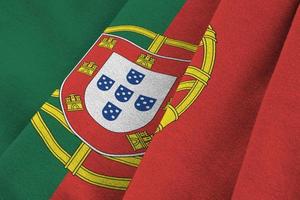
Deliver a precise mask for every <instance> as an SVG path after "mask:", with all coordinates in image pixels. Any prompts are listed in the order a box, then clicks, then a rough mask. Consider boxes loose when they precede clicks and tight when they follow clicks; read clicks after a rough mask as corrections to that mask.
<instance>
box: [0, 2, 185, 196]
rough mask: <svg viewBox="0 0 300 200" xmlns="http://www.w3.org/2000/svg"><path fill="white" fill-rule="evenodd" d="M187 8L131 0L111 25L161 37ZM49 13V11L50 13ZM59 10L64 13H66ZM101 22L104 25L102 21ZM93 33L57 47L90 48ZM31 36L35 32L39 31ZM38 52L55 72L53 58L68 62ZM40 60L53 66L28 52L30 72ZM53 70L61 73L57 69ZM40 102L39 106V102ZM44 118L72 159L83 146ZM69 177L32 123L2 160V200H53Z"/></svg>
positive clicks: (132, 36) (100, 9)
mask: <svg viewBox="0 0 300 200" xmlns="http://www.w3.org/2000/svg"><path fill="white" fill-rule="evenodd" d="M103 3H104V2H103ZM183 3H184V0H175V1H174V0H165V1H158V0H155V1H140V0H129V1H128V2H127V3H126V5H125V6H124V7H123V8H122V9H121V11H120V13H119V14H118V15H117V17H116V18H115V19H114V21H113V22H112V23H111V26H115V25H124V24H125V25H127V24H129V25H136V26H141V27H144V28H147V29H150V30H151V31H154V32H157V33H163V32H164V31H165V30H166V29H167V27H168V26H169V24H170V23H171V21H172V20H173V18H174V17H175V15H176V13H177V12H178V11H179V10H180V8H181V7H182V5H183ZM31 9H32V10H31V11H32V12H33V11H35V8H31ZM45 9H46V8H45ZM47 9H48V10H49V9H50V8H47ZM57 9H58V10H61V9H60V8H57ZM69 9H71V8H69ZM106 9H111V8H109V7H105V5H103V6H98V7H97V8H96V9H95V10H94V11H91V8H88V6H87V5H86V4H85V2H84V3H82V9H81V12H79V13H77V14H78V16H80V17H83V16H85V15H89V14H91V13H93V12H102V13H103V12H104V11H105V10H106ZM50 10H52V11H53V10H56V9H55V8H53V9H50ZM52 11H51V12H52ZM37 12H41V11H37ZM52 17H53V18H59V16H56V15H53V16H52ZM61 17H62V18H64V17H65V15H63V14H62V15H61ZM99 20H100V22H101V20H102V19H101V18H99ZM69 21H71V19H69V18H66V19H65V18H64V19H62V21H60V23H59V24H58V26H60V28H66V29H69V28H70V24H68V22H69ZM70 23H71V22H70ZM51 26H52V27H53V29H54V28H55V26H56V25H55V24H51ZM63 26H65V27H63ZM88 28H91V27H89V26H88V25H86V26H85V25H82V26H79V27H77V29H74V30H72V32H70V34H72V33H74V34H75V35H77V34H78V35H81V37H80V38H81V39H80V38H77V40H78V43H77V42H74V38H76V37H75V36H74V38H72V36H68V35H64V37H62V38H60V39H59V40H58V41H57V44H59V45H61V46H60V47H62V48H72V47H74V46H75V47H76V46H78V45H81V44H82V43H84V42H83V41H85V42H86V43H88V44H90V42H89V41H86V39H85V38H86V37H87V36H86V35H85V34H84V31H86V29H88ZM30 31H31V32H33V30H30ZM40 34H42V33H40ZM45 34H46V33H45ZM47 34H50V35H46V36H45V35H41V36H39V38H40V39H41V40H42V39H43V38H44V37H48V38H49V42H51V40H50V39H51V38H53V37H60V35H55V34H54V35H53V34H51V32H50V33H47ZM118 34H119V35H121V36H123V37H125V38H127V39H129V40H131V41H133V42H135V43H138V45H141V46H142V47H144V48H147V46H148V45H149V44H150V42H151V41H150V40H149V39H148V38H147V39H146V38H143V37H140V36H138V35H135V34H130V33H127V32H124V33H118ZM78 35H77V36H78ZM37 37H38V36H37ZM72 41H73V42H72ZM34 42H35V41H33V43H34ZM61 43H62V44H61ZM46 44H47V43H45V45H46ZM28 45H29V44H28ZM36 48H41V52H43V55H44V54H49V55H48V56H49V57H50V58H51V59H50V60H51V61H52V62H51V63H52V65H54V66H55V64H54V63H55V58H53V57H51V56H53V54H54V55H57V56H58V57H57V63H58V64H61V63H64V61H63V60H64V59H63V58H64V57H65V55H64V54H63V51H62V50H60V49H56V51H58V52H62V54H61V53H59V54H56V53H57V52H56V51H46V50H45V49H42V46H39V45H36ZM44 51H46V52H44ZM83 54H84V53H83V52H82V53H81V54H78V53H74V54H72V56H73V58H76V59H77V61H78V60H79V59H80V56H82V55H83ZM69 56H71V55H69ZM27 57H30V58H27ZM35 58H36V59H37V62H39V63H43V62H42V60H40V59H46V60H47V58H46V57H45V55H44V57H42V58H40V57H39V55H32V53H30V52H26V53H25V55H24V59H28V63H27V68H28V66H30V65H29V63H30V62H33V63H34V60H35ZM29 61H30V62H29ZM10 64H13V63H10ZM14 64H16V63H14ZM64 64H65V63H64ZM58 66H60V65H58ZM49 67H50V66H49ZM55 67H57V66H55ZM24 69H26V66H24ZM50 69H51V70H55V68H50ZM50 69H49V70H50ZM36 70H37V69H36ZM41 82H44V81H41ZM45 84H47V83H45ZM18 87H19V86H18ZM34 98H35V97H34ZM34 100H35V101H37V100H36V99H34ZM16 101H20V98H17V99H16ZM47 102H48V103H49V104H51V105H53V106H55V107H56V108H58V109H61V108H60V102H59V98H57V97H51V98H50V99H49V100H48V101H47ZM38 112H39V114H40V116H41V118H42V119H43V120H44V122H45V124H46V125H47V127H48V128H49V130H50V131H51V133H52V134H53V137H54V138H55V139H56V140H57V142H58V143H59V145H60V146H61V147H62V148H63V150H64V151H66V152H67V153H68V154H70V155H72V154H73V153H74V151H75V150H76V148H77V147H78V146H79V145H80V143H81V141H80V140H79V139H78V138H77V137H76V136H75V135H74V134H72V133H70V132H69V131H68V130H67V129H66V128H65V127H64V126H63V124H61V123H59V121H57V120H56V119H55V118H54V117H53V116H51V115H49V113H47V112H46V111H45V110H43V109H40V110H39V111H38ZM67 172H68V170H67V169H66V168H65V167H64V165H63V164H62V162H60V161H59V160H58V159H57V158H56V157H55V156H54V155H53V153H51V152H50V150H49V149H48V147H47V146H46V145H45V143H44V141H43V140H42V138H41V137H40V135H39V133H38V132H37V131H36V130H35V128H34V127H33V125H32V124H31V123H30V124H29V125H28V126H27V127H26V128H25V129H24V130H23V131H22V132H21V134H20V135H19V137H18V138H17V139H16V140H15V141H14V142H13V144H12V145H11V146H10V147H9V148H8V149H7V150H6V151H5V153H4V154H2V156H1V157H0V180H1V181H0V191H1V193H0V199H1V198H3V199H48V198H49V197H50V196H51V195H52V193H53V192H54V191H55V189H56V188H57V186H58V185H59V183H60V182H61V181H62V180H63V178H64V176H65V175H66V173H67Z"/></svg>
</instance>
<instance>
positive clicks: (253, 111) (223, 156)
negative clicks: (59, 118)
mask: <svg viewBox="0 0 300 200" xmlns="http://www.w3.org/2000/svg"><path fill="white" fill-rule="evenodd" d="M297 6H298V1H289V2H286V1H280V0H279V1H272V2H261V1H251V2H249V1H238V2H228V1H226V2H225V1H221V3H220V5H219V7H218V9H217V11H216V13H215V15H214V17H213V19H212V21H211V23H210V25H211V26H212V27H213V28H214V30H215V32H216V34H217V54H216V61H215V62H216V64H215V67H214V70H213V72H212V74H211V77H210V80H209V82H208V85H207V87H206V89H205V90H204V92H203V93H201V96H200V98H199V99H198V100H197V101H196V102H195V103H194V104H192V106H191V108H192V109H189V110H187V111H186V112H185V113H184V114H183V115H182V116H181V117H180V118H179V119H178V120H177V121H176V122H175V123H172V124H170V125H169V126H168V127H167V128H165V129H164V131H163V133H162V134H158V135H157V136H156V137H155V138H154V140H153V141H152V143H151V145H150V147H149V149H148V151H147V153H146V155H145V157H144V159H143V161H142V163H141V165H140V167H139V168H138V170H137V172H136V173H135V176H134V178H133V181H132V182H131V184H130V187H129V189H128V190H127V192H126V194H125V197H124V199H137V198H139V197H141V196H143V199H230V198H231V195H232V192H233V188H234V185H235V183H236V179H237V175H238V173H239V170H240V167H241V164H242V161H243V158H244V153H245V151H246V148H247V144H248V140H249V136H250V134H251V131H252V129H253V125H254V123H255V120H256V116H257V112H258V110H259V107H260V104H261V101H262V98H263V96H264V94H265V89H266V86H267V84H268V81H269V79H270V77H271V75H272V72H273V69H274V66H275V64H276V62H277V59H278V56H279V54H280V51H281V48H282V46H283V43H284V40H285V38H286V35H287V32H288V30H289V28H290V24H291V21H292V19H293V16H294V13H295V10H296V8H297ZM193 59H195V60H196V59H197V57H194V58H193ZM198 64H201V62H199V61H198ZM174 99H176V96H175V97H174ZM145 194H146V195H145Z"/></svg>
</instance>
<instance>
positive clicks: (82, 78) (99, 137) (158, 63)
mask: <svg viewBox="0 0 300 200" xmlns="http://www.w3.org/2000/svg"><path fill="white" fill-rule="evenodd" d="M104 38H112V39H114V40H116V45H115V46H114V47H113V48H112V49H109V48H104V47H100V46H98V44H99V43H100V42H101V41H102V40H103V39H104ZM113 52H116V53H118V54H120V55H122V56H124V57H125V58H127V59H128V60H130V61H131V62H134V63H135V62H136V60H137V59H138V57H139V56H140V55H141V54H145V55H146V54H148V55H151V56H152V58H154V59H155V62H154V64H153V65H152V68H151V71H155V72H159V73H164V74H168V75H172V76H175V77H177V79H176V82H175V83H174V84H173V86H172V88H171V89H170V91H169V93H168V95H167V96H166V98H165V100H164V102H163V103H162V105H161V107H160V108H159V110H158V112H157V113H156V115H155V116H154V118H153V119H152V121H151V122H150V123H148V124H147V125H146V126H144V127H142V128H140V129H137V130H134V131H130V132H126V133H117V134H116V133H114V132H111V131H109V130H107V129H105V128H103V127H102V126H101V125H100V124H98V123H97V122H96V121H95V120H94V119H93V118H92V117H91V116H90V115H89V113H88V112H87V110H86V108H85V102H84V99H85V98H84V93H85V90H86V87H87V86H88V84H89V83H90V81H91V80H92V79H93V78H94V76H95V75H96V74H97V72H98V71H99V70H100V69H101V67H102V66H103V65H104V63H105V62H106V61H107V59H108V58H109V57H110V56H111V54H112V53H113ZM84 62H94V63H96V65H97V66H98V67H97V68H96V70H95V71H94V73H93V75H92V76H88V75H86V74H83V73H80V72H78V69H79V68H80V66H81V65H82V64H83V63H84ZM188 63H189V61H188V60H180V59H174V58H168V57H163V56H159V55H155V54H152V53H150V52H148V51H146V50H144V49H142V48H140V47H138V46H137V45H135V44H133V43H131V42H130V41H128V40H126V39H124V38H121V37H118V36H114V35H110V34H102V35H101V36H100V37H99V38H98V40H97V41H96V42H95V43H94V45H93V46H92V47H91V49H90V50H89V51H88V52H87V54H86V55H85V56H84V57H83V58H82V59H81V61H80V62H79V63H78V64H77V65H76V67H75V68H74V69H73V70H72V71H71V73H70V74H69V75H68V76H67V77H66V79H65V80H64V82H63V84H62V86H61V90H60V93H61V94H60V101H61V105H62V109H63V113H64V115H65V118H66V121H67V122H68V124H69V126H70V128H71V129H72V131H73V132H74V133H75V134H76V135H77V136H78V137H79V138H80V139H81V140H83V141H84V142H85V143H86V144H88V145H89V146H90V147H91V148H92V149H94V150H95V151H97V152H99V153H101V154H104V155H108V156H129V155H131V156H132V155H141V154H143V153H144V152H145V150H146V149H140V150H136V151H135V150H134V149H133V148H132V146H131V144H130V142H129V140H128V139H127V137H126V136H127V135H128V134H134V133H139V132H143V131H146V132H147V133H148V134H150V135H151V134H154V133H155V130H156V128H157V126H158V124H159V122H160V120H161V118H162V116H163V114H164V108H165V106H166V105H167V103H168V102H169V101H170V98H171V97H172V96H173V95H174V93H175V91H176V88H177V86H178V83H179V78H180V77H181V76H182V75H183V74H184V72H185V69H186V67H187V65H188ZM70 94H76V95H79V96H80V97H81V102H82V106H83V110H79V111H71V112H70V111H68V110H67V105H66V102H65V99H66V98H67V97H68V96H69V95H70ZM128 123H130V122H128Z"/></svg>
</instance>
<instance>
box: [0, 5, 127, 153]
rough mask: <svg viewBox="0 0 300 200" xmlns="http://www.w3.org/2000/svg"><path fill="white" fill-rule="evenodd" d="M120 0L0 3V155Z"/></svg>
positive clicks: (95, 37) (101, 28)
mask: <svg viewBox="0 0 300 200" xmlns="http://www.w3.org/2000/svg"><path fill="white" fill-rule="evenodd" d="M126 1H127V0H113V1H111V0H89V1H80V0H74V1H58V0H56V1H40V0H31V1H18V0H9V1H0V27H1V31H0V38H1V39H0V47H1V48H0V55H1V59H0V71H1V73H0V91H1V104H0V110H1V112H0V138H1V139H0V155H1V154H2V152H3V151H4V150H5V149H6V148H7V147H8V145H9V144H10V143H11V142H12V141H13V140H14V139H15V138H16V136H17V135H18V134H19V133H20V132H21V130H22V129H23V128H24V127H25V126H26V124H27V123H28V119H30V117H31V115H32V113H34V111H35V110H36V109H37V108H38V107H39V105H41V104H42V103H43V102H44V101H45V100H46V99H47V97H48V95H49V93H50V92H51V91H52V90H53V88H54V87H56V86H57V85H58V84H59V83H60V82H61V80H62V79H63V78H64V77H65V76H66V75H67V74H68V72H69V71H70V70H71V69H72V68H73V67H74V65H75V64H76V63H77V62H78V60H79V59H80V58H81V57H82V55H84V53H85V52H86V51H87V49H89V47H90V45H91V44H93V42H94V41H95V40H96V39H97V37H98V36H99V34H100V33H101V32H102V31H103V30H104V28H106V27H107V26H108V24H109V23H110V22H111V20H112V19H113V17H114V16H115V15H116V14H117V13H118V12H119V10H120V9H121V8H122V6H123V5H124V3H125V2H126Z"/></svg>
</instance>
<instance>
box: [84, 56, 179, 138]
mask: <svg viewBox="0 0 300 200" xmlns="http://www.w3.org/2000/svg"><path fill="white" fill-rule="evenodd" d="M175 80H176V77H175V76H170V75H166V74H162V73H158V72H153V71H150V70H147V69H145V68H142V67H140V66H139V65H137V64H135V63H133V62H131V61H129V60H128V59H126V58H125V57H123V56H121V55H119V54H117V53H113V54H112V55H111V56H110V57H109V59H108V60H107V61H106V63H105V64H104V65H103V66H102V68H101V69H100V70H99V72H98V73H97V74H96V75H95V77H94V79H93V80H92V81H91V82H90V83H89V85H88V86H87V88H86V91H85V105H86V108H87V111H88V113H89V114H90V115H91V116H92V118H93V119H94V120H95V121H97V122H98V123H99V124H100V125H101V126H102V127H104V128H106V129H107V130H110V131H112V132H117V133H122V132H129V131H133V130H136V129H139V128H141V127H143V126H145V125H146V124H148V123H149V122H150V121H151V120H152V119H153V118H154V116H155V114H156V113H157V111H158V110H159V108H160V106H161V104H162V103H163V101H164V99H165V98H166V96H167V94H168V92H169V90H170V89H171V87H172V85H173V84H174V82H175Z"/></svg>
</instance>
